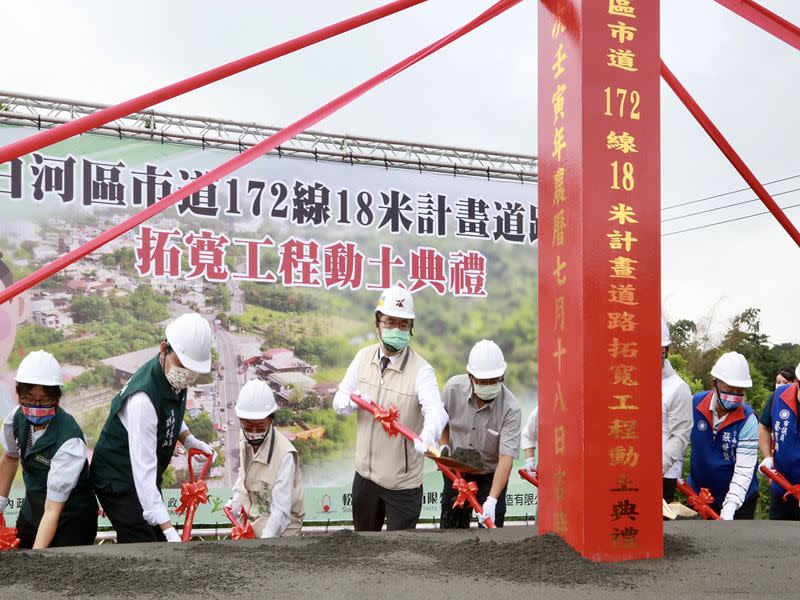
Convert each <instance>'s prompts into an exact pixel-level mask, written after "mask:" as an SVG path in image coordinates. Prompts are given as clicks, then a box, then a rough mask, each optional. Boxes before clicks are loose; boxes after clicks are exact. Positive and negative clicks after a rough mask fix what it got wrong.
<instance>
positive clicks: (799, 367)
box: [794, 363, 800, 380]
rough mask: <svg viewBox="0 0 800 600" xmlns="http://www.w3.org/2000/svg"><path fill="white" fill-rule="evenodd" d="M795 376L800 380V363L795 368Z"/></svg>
mask: <svg viewBox="0 0 800 600" xmlns="http://www.w3.org/2000/svg"><path fill="white" fill-rule="evenodd" d="M794 376H795V377H797V379H798V380H800V363H798V365H797V366H796V367H795V368H794Z"/></svg>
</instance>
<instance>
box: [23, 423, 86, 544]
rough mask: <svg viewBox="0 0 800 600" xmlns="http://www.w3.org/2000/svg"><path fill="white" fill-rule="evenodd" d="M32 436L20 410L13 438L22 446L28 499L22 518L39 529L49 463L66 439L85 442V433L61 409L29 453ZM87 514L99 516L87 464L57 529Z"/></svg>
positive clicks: (25, 502)
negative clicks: (30, 436)
mask: <svg viewBox="0 0 800 600" xmlns="http://www.w3.org/2000/svg"><path fill="white" fill-rule="evenodd" d="M29 435H31V427H29V426H28V420H27V419H26V418H25V415H24V414H22V411H21V410H18V411H17V414H15V415H14V437H15V438H16V441H17V446H18V447H19V460H20V463H21V464H22V478H23V480H24V481H25V500H24V501H23V502H22V508H21V509H20V516H21V517H22V518H24V519H25V520H26V521H28V522H29V523H31V524H32V525H33V526H34V528H36V529H38V528H39V523H40V521H41V520H42V515H43V514H44V503H45V500H46V499H47V475H48V474H49V473H50V461H51V460H52V459H53V457H54V456H55V455H56V452H58V450H59V448H61V446H62V445H63V444H64V442H66V441H67V440H71V439H73V438H80V439H81V440H83V432H82V431H81V428H80V427H79V426H78V424H77V423H76V422H75V419H74V418H72V415H70V414H69V413H67V412H65V411H64V410H63V409H61V408H58V409H57V410H56V416H55V417H53V418H52V419H51V420H50V422H49V423H48V424H47V429H45V432H44V433H43V434H42V437H40V438H39V439H38V440H37V441H36V443H35V444H34V445H33V447H32V448H31V449H30V450H28V436H29ZM84 441H85V440H84ZM86 512H89V513H94V514H97V501H96V500H95V498H94V490H93V489H92V482H91V479H90V477H89V465H88V463H86V462H84V465H83V469H82V470H81V474H80V475H79V476H78V483H77V484H76V485H75V487H74V488H73V490H72V492H71V493H70V495H69V498H67V502H66V503H65V504H64V509H63V510H62V511H61V517H60V518H59V520H58V527H61V526H62V525H63V524H64V523H66V522H67V521H68V520H69V519H70V518H71V517H73V516H74V515H76V514H81V513H86Z"/></svg>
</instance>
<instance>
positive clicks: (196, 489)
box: [177, 480, 208, 515]
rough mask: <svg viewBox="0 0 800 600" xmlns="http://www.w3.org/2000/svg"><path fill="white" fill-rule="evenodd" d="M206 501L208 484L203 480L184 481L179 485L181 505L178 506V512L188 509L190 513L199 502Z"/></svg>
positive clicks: (203, 502) (180, 513)
mask: <svg viewBox="0 0 800 600" xmlns="http://www.w3.org/2000/svg"><path fill="white" fill-rule="evenodd" d="M206 502H208V485H206V482H205V481H202V480H201V481H194V482H189V481H186V482H184V484H183V485H182V486H181V505H180V506H179V507H178V511H177V512H178V514H179V515H182V514H183V513H184V511H187V510H190V509H191V511H192V513H194V511H195V510H196V509H197V507H198V506H199V505H201V504H205V503H206Z"/></svg>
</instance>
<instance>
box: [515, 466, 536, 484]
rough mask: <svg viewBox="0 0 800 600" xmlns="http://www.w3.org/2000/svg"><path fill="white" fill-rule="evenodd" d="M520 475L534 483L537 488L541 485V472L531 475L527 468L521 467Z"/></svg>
mask: <svg viewBox="0 0 800 600" xmlns="http://www.w3.org/2000/svg"><path fill="white" fill-rule="evenodd" d="M519 476H520V477H522V478H523V479H524V480H525V481H527V482H528V483H532V484H533V485H535V486H536V487H537V488H538V487H539V473H538V472H537V473H536V475H531V474H530V473H528V470H527V469H520V470H519Z"/></svg>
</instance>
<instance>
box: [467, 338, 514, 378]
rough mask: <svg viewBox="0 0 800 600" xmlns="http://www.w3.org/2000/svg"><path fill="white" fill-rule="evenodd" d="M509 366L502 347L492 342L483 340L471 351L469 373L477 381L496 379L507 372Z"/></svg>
mask: <svg viewBox="0 0 800 600" xmlns="http://www.w3.org/2000/svg"><path fill="white" fill-rule="evenodd" d="M507 366H508V365H507V364H506V361H505V359H504V358H503V351H502V350H500V346H498V345H497V344H495V343H494V342H493V341H492V340H481V341H480V342H478V343H477V344H475V345H474V346H473V347H472V350H470V353H469V362H468V363H467V372H468V373H470V374H471V375H472V376H473V377H475V378H476V379H495V378H497V377H501V376H502V375H503V374H504V373H505V372H506V367H507Z"/></svg>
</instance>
